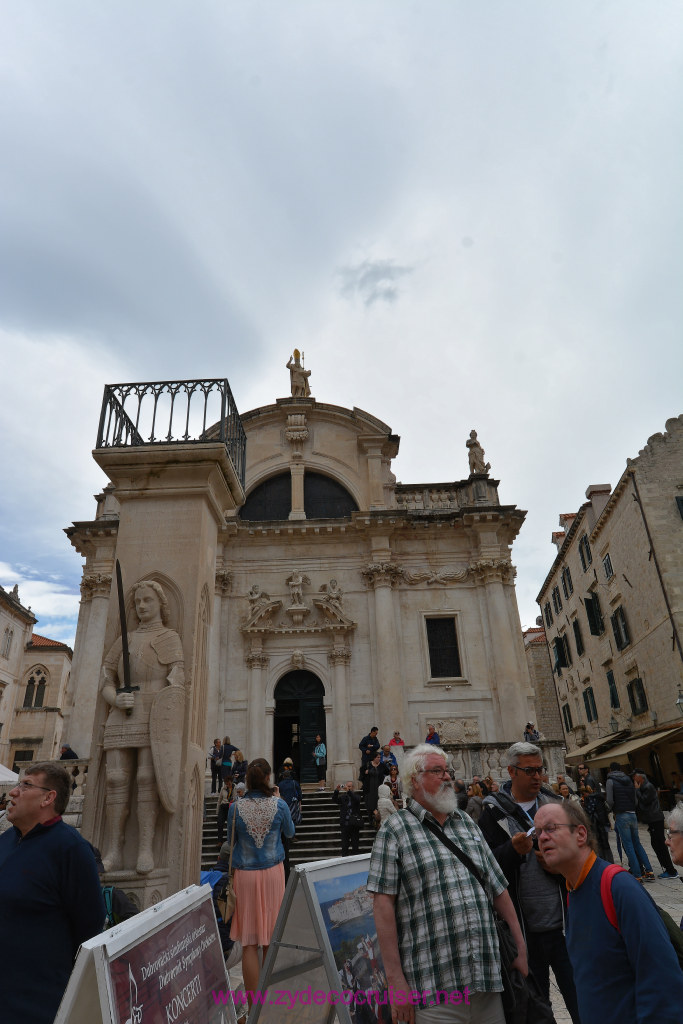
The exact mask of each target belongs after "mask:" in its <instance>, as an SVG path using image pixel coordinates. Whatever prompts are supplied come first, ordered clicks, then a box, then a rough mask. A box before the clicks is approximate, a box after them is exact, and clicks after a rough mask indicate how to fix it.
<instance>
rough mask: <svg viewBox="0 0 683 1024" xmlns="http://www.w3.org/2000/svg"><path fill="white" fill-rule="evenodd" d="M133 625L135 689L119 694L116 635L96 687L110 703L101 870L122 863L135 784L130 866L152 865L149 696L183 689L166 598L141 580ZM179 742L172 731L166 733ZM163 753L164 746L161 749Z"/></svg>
mask: <svg viewBox="0 0 683 1024" xmlns="http://www.w3.org/2000/svg"><path fill="white" fill-rule="evenodd" d="M134 600H135V611H136V614H137V617H138V623H139V625H138V627H137V629H136V630H135V631H134V632H132V633H129V634H128V648H129V658H130V683H131V686H132V687H135V686H138V687H139V690H135V691H134V692H132V693H126V692H122V691H121V688H122V687H123V685H124V674H123V653H122V645H121V638H120V637H119V639H118V640H117V641H116V642H115V643H114V644H113V645H112V647H111V650H110V651H109V653H108V654H107V656H106V657H105V659H104V663H103V665H102V674H101V682H100V688H101V692H102V696H103V697H104V699H105V701H106V702H107V704H109V705H110V711H109V715H108V717H107V722H106V725H105V727H104V751H105V760H106V766H105V771H106V829H105V841H104V844H103V845H104V855H103V858H102V860H103V864H104V869H105V871H117V870H120V869H121V868H122V867H123V848H124V840H125V827H126V820H127V818H128V816H129V813H130V810H131V804H132V802H133V793H134V791H135V786H134V783H137V799H136V815H137V824H138V849H137V862H136V870H137V871H138V873H139V874H147V873H148V872H150V871H151V870H152V869H153V867H154V853H153V841H154V830H155V826H156V822H157V817H158V814H159V809H160V805H161V801H160V796H159V783H158V781H157V774H156V770H155V766H154V763H155V761H156V762H157V764H160V763H161V764H163V762H164V756H163V755H164V752H163V751H160V752H158V753H157V752H156V751H155V755H156V756H154V757H153V750H152V737H151V732H150V713H152V714H154V711H153V708H152V705H153V703H154V699H155V697H156V696H157V694H158V693H159V692H160V691H161V690H163V689H164V688H165V687H167V686H173V687H178V688H180V690H181V691H183V695H184V686H185V669H184V661H183V648H182V643H181V640H180V637H179V635H178V634H177V633H176V632H175V630H173V629H168V628H167V627H166V626H165V624H164V623H165V620H166V619H167V618H168V604H167V601H166V595H165V594H164V591H163V588H162V587H161V586H160V585H159V584H158V583H155V582H152V581H150V580H145V581H143V582H142V583H138V584H137V586H136V587H135V591H134ZM167 742H168V743H173V744H177V743H180V736H168V740H167ZM167 753H168V752H167Z"/></svg>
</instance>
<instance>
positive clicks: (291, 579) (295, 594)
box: [286, 569, 311, 607]
mask: <svg viewBox="0 0 683 1024" xmlns="http://www.w3.org/2000/svg"><path fill="white" fill-rule="evenodd" d="M310 582H311V581H310V580H309V578H308V576H303V575H302V574H301V573H300V572H299V570H298V569H295V570H294V572H293V573H292V575H291V576H288V577H287V580H286V583H287V585H288V586H289V593H290V598H291V601H292V605H296V606H297V607H301V606H302V605H303V603H304V594H303V586H304V584H306V586H308V585H309V584H310Z"/></svg>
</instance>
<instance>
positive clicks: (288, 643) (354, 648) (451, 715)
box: [68, 378, 535, 782]
mask: <svg viewBox="0 0 683 1024" xmlns="http://www.w3.org/2000/svg"><path fill="white" fill-rule="evenodd" d="M307 383H308V381H307V378H306V384H307ZM292 391H293V392H294V391H296V388H295V387H294V385H293V386H292ZM241 420H242V424H243V426H244V430H245V433H246V475H245V494H246V501H245V503H244V505H243V506H242V507H241V508H235V509H232V510H230V511H228V512H227V513H226V514H225V516H224V520H223V522H222V523H221V525H220V527H219V529H218V535H217V543H216V549H215V552H213V553H212V556H213V557H214V559H215V591H214V596H213V600H212V605H213V607H212V609H211V615H210V624H209V633H208V667H207V699H206V721H205V722H204V723H203V734H204V737H205V741H206V743H208V742H209V741H210V740H211V739H212V738H213V736H214V735H216V736H218V735H220V736H221V737H222V736H223V735H226V734H227V735H229V736H230V737H231V740H232V742H233V743H236V744H238V745H239V746H240V747H241V748H242V749H243V751H244V753H245V756H247V757H248V758H251V757H254V756H258V755H263V756H266V757H267V758H269V759H271V760H272V761H273V762H274V763H276V764H277V763H280V762H281V760H282V759H283V758H284V757H285V756H288V755H289V754H293V755H294V756H295V758H296V759H297V760H298V761H299V762H300V771H301V775H302V778H303V779H304V780H306V779H307V778H309V777H310V778H314V777H315V773H314V770H313V761H312V749H313V746H314V745H315V737H316V735H317V734H318V733H319V734H320V735H322V736H323V738H324V740H325V742H326V744H327V749H328V766H329V767H328V778H329V781H330V782H334V781H341V780H343V779H345V778H347V777H354V775H355V774H356V773H357V763H358V759H359V753H358V749H357V748H358V742H359V740H360V738H361V737H362V736H363V735H365V734H366V733H367V732H368V731H369V729H370V727H371V726H373V725H375V724H376V725H378V726H379V738H380V740H381V741H382V742H388V740H389V739H390V737H391V736H392V735H393V733H394V732H395V731H399V732H400V734H401V736H402V737H403V738H404V740H405V742H406V743H407V744H408V745H413V744H415V743H418V742H420V741H421V740H422V739H423V738H424V735H425V734H426V731H427V724H428V723H433V724H434V725H435V727H436V729H437V731H438V732H439V734H440V736H441V740H442V742H443V743H444V744H446V745H449V746H450V745H456V746H457V748H458V750H457V753H456V763H457V762H459V763H460V767H461V770H462V771H463V773H464V774H467V773H470V772H474V771H477V772H479V771H484V772H486V771H487V770H491V771H493V772H494V774H495V773H497V771H498V768H499V758H500V751H501V749H503V748H504V747H505V745H506V744H508V743H510V742H513V741H514V740H516V739H519V738H521V735H522V732H523V730H524V724H525V722H526V721H527V719H528V718H532V719H533V718H535V713H534V707H533V691H532V689H531V686H530V682H529V675H528V670H527V666H526V661H525V655H524V647H523V642H522V638H521V630H520V624H519V614H518V609H517V602H516V596H515V587H514V576H515V570H514V568H513V566H512V563H511V560H510V551H511V547H512V544H513V542H514V540H515V538H516V536H517V533H518V531H519V529H520V527H521V525H522V523H523V520H524V513H523V512H521V511H519V510H518V509H517V508H516V507H514V506H510V505H501V503H500V500H499V497H498V481H496V480H494V479H492V478H491V476H490V475H489V468H488V466H487V465H484V464H483V458H482V460H481V464H479V465H478V464H477V463H476V461H473V459H472V457H471V451H472V449H470V466H471V467H472V468H473V469H474V470H475V471H473V472H470V474H469V475H468V476H467V477H464V478H463V479H461V480H459V481H455V482H447V483H418V484H410V485H407V484H397V483H396V478H395V476H394V474H393V472H392V460H393V459H394V458H395V457H396V456H397V454H398V449H399V438H398V437H397V436H396V435H395V434H393V433H392V431H391V429H390V427H389V426H387V425H386V424H385V423H383V422H382V421H380V420H379V419H377V418H376V417H374V416H372V415H370V414H369V413H366V412H364V411H363V410H361V409H357V408H354V409H345V408H341V407H339V406H335V405H329V404H325V403H322V402H319V401H317V400H316V399H315V398H313V397H311V396H310V394H308V395H306V394H305V393H304V388H301V389H300V390H299V393H297V394H293V395H292V396H291V397H288V398H281V399H277V400H276V402H275V403H274V404H272V405H269V406H265V407H262V408H259V409H256V410H252V411H251V412H248V413H246V414H242V416H241ZM207 436H209V437H210V436H211V434H210V431H209V432H208V435H207ZM473 436H474V437H475V442H473V443H474V444H475V445H477V444H478V443H477V442H476V435H473ZM470 443H472V442H470ZM479 451H481V449H480V448H479ZM482 456H483V452H482ZM466 459H467V452H466V451H463V464H464V465H463V468H465V465H466V461H465V460H466ZM476 470H479V471H476ZM117 517H118V502H117V492H116V488H115V487H111V486H109V487H108V488H107V490H106V492H105V494H104V495H102V496H100V498H99V504H98V514H97V517H96V519H95V521H94V522H93V523H92V524H77V527H76V528H72V530H70V531H68V532H69V533H70V534H71V536H72V540H73V541H74V543H76V544H77V546H79V547H80V550H81V551H82V553H84V554H85V555H86V563H85V567H84V577H83V597H84V605H89V606H90V607H88V608H87V609H86V615H84V616H82V619H83V622H82V623H81V624H79V634H78V636H77V643H76V666H75V669H74V671H75V672H76V671H77V669H78V667H79V662H80V661H83V660H85V661H88V663H89V661H91V660H93V656H94V662H96V661H97V660H98V659H100V660H101V656H102V648H101V646H100V642H101V641H100V642H98V641H99V634H98V637H97V639H96V641H95V643H94V645H93V644H92V643H90V642H89V639H88V635H87V634H88V623H89V622H90V621H91V620H92V619H95V621H97V620H98V619H99V621H100V623H102V622H103V621H104V619H103V616H104V615H105V614H106V607H105V606H106V605H108V603H109V599H110V589H111V578H112V567H113V560H114V558H115V557H116V533H117ZM86 538H87V539H86ZM103 555H104V558H103V557H102V556H103ZM176 582H177V584H178V585H179V586H180V587H182V580H177V581H176ZM98 601H99V602H101V603H102V607H100V608H99V609H98V608H96V607H94V605H96V604H97V602H98ZM83 631H84V632H85V635H82V633H83ZM101 632H102V631H101V629H100V633H101ZM81 647H82V658H80V659H79V653H81ZM94 668H95V665H94V664H93V665H92V666H90V667H89V669H88V671H89V674H92V671H93V669H94ZM82 686H83V684H82V683H81V689H82ZM76 701H78V696H76ZM88 709H89V711H90V712H92V711H93V705H92V701H85V702H82V704H81V714H80V716H79V714H78V712H76V713H75V714H74V715H73V720H72V723H71V729H70V731H69V738H70V741H71V742H72V743H73V744H74V745H76V744H77V745H78V746H80V747H81V748H82V749H88V747H89V745H90V737H91V736H92V727H93V721H92V717H91V714H90V713H88ZM84 711H85V712H86V714H85V715H84V714H83V712H84ZM206 743H205V745H206ZM78 746H77V749H78Z"/></svg>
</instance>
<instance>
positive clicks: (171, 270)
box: [0, 0, 683, 623]
mask: <svg viewBox="0 0 683 1024" xmlns="http://www.w3.org/2000/svg"><path fill="white" fill-rule="evenodd" d="M656 11H657V13H656V16H655V17H653V16H652V12H651V11H650V9H649V8H648V9H647V10H646V9H645V8H644V7H643V5H642V3H640V0H622V2H621V3H619V4H614V3H611V2H594V0H577V2H576V3H573V4H565V5H548V4H547V2H546V0H528V2H526V3H524V4H513V3H505V2H504V3H501V4H498V5H497V6H496V8H495V13H493V12H492V8H491V6H490V5H486V4H479V5H473V4H448V3H444V2H443V0H423V2H421V3H420V4H415V3H403V4H397V3H396V2H395V0H373V3H371V4H369V3H367V2H366V0H358V2H354V0H330V2H328V3H325V4H321V3H319V2H317V0H288V3H286V4H273V3H272V2H266V0H253V2H250V3H249V4H243V3H242V4H240V3H232V4H225V3H219V2H215V0H197V2H196V3H195V4H193V5H192V6H191V7H190V6H189V5H187V4H184V3H181V2H178V0H163V2H162V0H149V2H148V3H146V4H143V5H141V4H140V3H139V2H137V0H117V2H116V3H113V2H111V0H110V2H107V0H103V2H101V3H98V4H91V5H87V4H83V3H82V2H80V0H60V3H59V4H58V5H55V4H49V3H44V2H43V0H25V2H24V3H22V4H4V5H3V44H4V45H3V71H2V89H1V90H0V133H2V138H3V160H2V162H0V345H1V346H2V363H1V366H0V372H1V373H2V381H3V384H4V387H3V401H2V402H1V403H0V431H1V432H2V436H3V446H2V450H1V451H0V479H2V481H3V487H2V488H1V490H0V559H4V560H5V561H6V562H11V564H12V566H13V567H14V569H13V571H15V572H18V571H19V570H18V569H17V566H19V565H20V564H24V565H27V566H31V567H32V568H33V570H35V572H36V573H37V574H38V576H37V577H35V578H38V579H41V580H44V581H47V580H49V579H50V577H51V575H57V576H58V577H59V579H58V581H55V582H58V583H59V585H60V586H61V585H63V586H65V587H67V590H68V593H69V594H71V595H74V594H77V589H78V576H79V573H80V560H79V558H78V557H77V556H76V554H75V553H74V552H73V550H72V549H70V547H69V545H68V542H67V541H66V539H65V538H64V536H63V533H62V528H63V527H64V526H66V525H68V523H69V522H70V521H71V520H72V519H78V518H87V517H88V516H89V515H91V514H92V510H93V503H92V497H91V496H92V494H93V493H95V492H96V491H98V490H99V489H100V488H101V487H102V485H103V483H104V479H103V477H102V474H101V472H100V471H99V470H98V469H97V467H96V466H95V465H94V463H93V462H92V459H91V456H90V448H91V447H92V445H93V443H94V439H95V432H96V428H97V416H98V409H99V403H100V400H101V395H102V387H103V385H104V384H105V383H107V382H112V381H116V380H119V381H120V380H159V379H173V378H183V377H199V376H223V375H225V376H228V377H229V379H230V383H231V386H232V388H233V392H234V394H235V398H236V400H237V402H238V405H239V407H240V408H241V409H243V410H245V409H247V408H250V407H253V406H257V405H263V404H266V403H268V402H271V401H273V399H274V398H275V397H279V396H282V395H284V394H286V393H287V375H286V371H285V370H284V363H285V362H286V359H287V356H288V354H289V353H290V352H291V351H292V349H293V348H294V347H298V348H301V349H304V350H305V352H306V365H307V367H309V368H310V369H311V370H312V371H313V375H312V378H311V383H312V387H313V393H314V394H315V395H316V397H318V398H319V399H320V400H321V401H327V402H333V403H337V404H341V405H348V406H353V405H359V406H361V407H362V408H366V409H368V410H369V411H370V412H373V413H375V414H376V415H377V416H379V417H380V418H381V419H383V420H384V421H385V422H387V423H389V424H391V426H392V428H393V429H394V430H395V431H396V432H397V433H400V434H401V436H402V446H401V454H400V457H399V459H398V460H397V463H396V465H395V471H396V473H397V475H398V477H399V478H400V479H402V480H404V481H405V482H410V481H419V480H439V479H453V478H455V477H460V476H462V475H465V474H466V471H467V469H466V467H467V462H466V450H465V448H464V440H465V438H466V437H467V434H468V432H469V430H470V429H471V428H472V426H475V427H476V428H477V429H478V430H479V433H480V437H481V439H482V443H483V444H484V446H485V448H486V450H487V458H488V459H489V460H490V461H491V463H492V465H493V469H494V472H495V473H496V475H497V476H500V478H501V481H502V483H501V496H502V497H503V500H505V501H509V502H515V503H517V504H519V505H520V506H522V507H524V508H528V509H529V516H528V520H527V524H526V526H525V527H524V529H523V531H522V535H521V538H520V541H519V543H518V544H517V545H516V547H515V553H514V554H515V559H516V561H517V564H518V567H519V574H518V593H519V599H520V605H521V609H522V618H523V621H524V622H525V623H530V622H533V620H534V618H535V615H536V609H535V607H534V605H533V597H535V593H536V592H537V588H538V584H539V583H540V582H541V581H542V578H543V576H544V575H545V568H547V566H548V565H549V564H550V562H551V560H552V557H553V553H554V549H553V548H552V547H551V545H550V542H549V538H550V533H551V531H552V530H553V529H555V528H556V523H557V514H558V512H559V511H568V510H570V509H573V508H577V507H578V505H579V504H580V503H581V501H582V500H583V493H584V491H585V488H586V486H587V484H588V483H589V482H592V481H595V480H609V481H610V482H612V483H615V482H616V479H617V478H618V476H619V474H620V473H621V471H622V469H623V468H624V465H625V460H626V457H627V456H628V455H633V454H635V453H637V451H638V450H639V449H640V448H641V447H642V446H643V444H644V442H645V440H646V439H647V437H648V436H649V435H650V434H652V433H654V432H655V431H657V430H661V429H663V425H664V422H665V420H666V419H667V418H668V417H669V416H671V415H676V414H678V413H679V412H680V411H681V408H680V380H681V378H682V377H683V356H682V353H681V347H680V344H679V339H680V331H681V321H682V320H683V297H682V296H681V290H680V288H679V287H678V281H677V278H676V276H675V275H676V272H677V268H678V267H679V266H680V262H681V238H683V197H682V196H681V190H680V185H679V182H680V179H681V176H682V174H683V168H682V167H681V153H680V145H679V134H678V125H679V121H680V114H679V111H680V105H681V87H680V66H681V62H682V61H683V8H681V6H680V4H678V3H676V2H674V0H658V3H657V5H656ZM470 242H473V243H474V244H469V243H470ZM340 268H341V270H340ZM416 268H419V273H418V272H417V270H416ZM399 299H400V301H397V300H399ZM662 367H664V368H665V371H664V372H663V371H662ZM7 381H10V382H11V386H8V385H7V383H6V382H7ZM437 439H439V440H438V441H437ZM49 621H51V622H52V621H55V622H58V621H61V620H58V619H52V617H50V619H49Z"/></svg>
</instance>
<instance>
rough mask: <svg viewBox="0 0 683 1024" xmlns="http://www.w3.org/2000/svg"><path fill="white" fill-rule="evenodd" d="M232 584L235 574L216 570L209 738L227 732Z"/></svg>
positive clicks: (208, 724) (225, 570) (210, 665)
mask: <svg viewBox="0 0 683 1024" xmlns="http://www.w3.org/2000/svg"><path fill="white" fill-rule="evenodd" d="M231 587H232V573H231V572H228V570H227V569H217V570H216V590H215V597H214V611H213V624H212V629H211V654H210V661H209V699H208V721H207V740H209V741H210V740H212V739H213V738H214V736H219V735H220V739H221V740H222V739H223V737H224V736H225V733H226V723H225V694H224V692H223V677H222V675H221V672H223V673H225V671H226V668H227V643H228V594H229V593H230V589H231Z"/></svg>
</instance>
